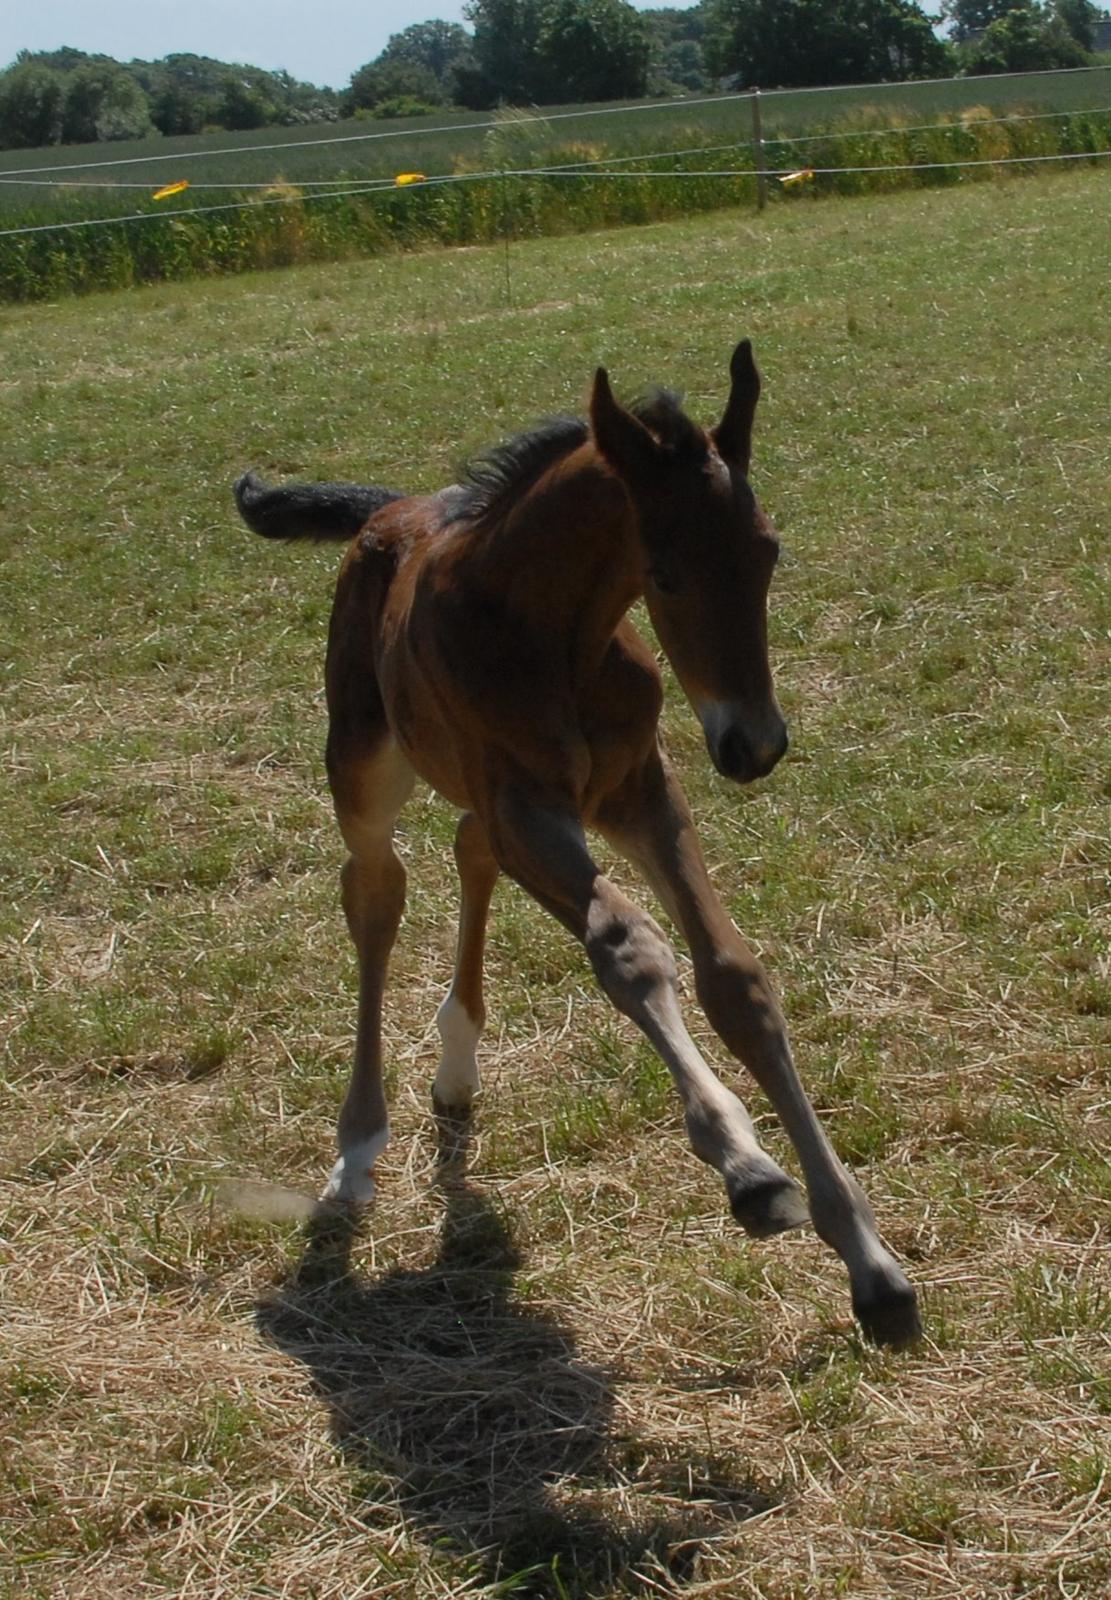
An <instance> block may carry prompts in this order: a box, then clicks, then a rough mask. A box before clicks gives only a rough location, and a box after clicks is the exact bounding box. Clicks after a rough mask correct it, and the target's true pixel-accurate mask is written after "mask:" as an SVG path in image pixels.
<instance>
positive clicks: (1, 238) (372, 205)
mask: <svg viewBox="0 0 1111 1600" xmlns="http://www.w3.org/2000/svg"><path fill="white" fill-rule="evenodd" d="M1050 113H1052V115H1051V114H1050ZM1000 119H1004V120H1002V121H1000ZM763 122H764V129H765V134H766V142H765V144H764V147H763V161H764V164H765V166H766V167H767V168H770V169H772V170H776V171H783V172H789V171H791V170H793V169H795V168H798V167H799V166H802V165H809V166H811V167H816V168H818V169H823V168H832V169H841V168H846V167H847V168H853V169H865V170H863V171H854V173H852V174H845V175H841V176H832V175H830V176H820V177H818V178H817V179H816V181H815V182H814V183H813V185H812V189H811V192H820V193H830V192H838V193H860V192H864V191H874V190H879V189H884V190H888V189H893V188H895V189H897V188H904V187H913V186H916V185H921V184H927V185H935V184H944V183H955V182H962V181H978V180H981V179H984V178H987V177H990V176H992V175H993V170H992V168H991V167H990V166H978V167H963V168H961V167H955V168H950V169H948V170H939V169H938V164H939V163H953V162H957V163H968V162H978V163H984V162H990V161H995V160H1000V159H1014V158H1016V157H1019V158H1025V157H1046V156H1054V157H1056V156H1059V155H1062V154H1070V155H1076V154H1079V153H1081V152H1086V151H1104V150H1107V149H1108V148H1109V147H1111V69H1098V70H1091V71H1081V72H1063V73H1035V74H1029V75H1025V76H1022V77H1005V78H1001V79H992V78H974V79H953V80H947V81H944V82H939V83H924V84H916V83H915V84H879V85H872V86H869V87H866V88H862V89H851V88H846V89H836V90H823V91H816V92H803V91H794V92H786V93H784V92H780V91H774V92H772V93H769V94H767V95H766V96H765V97H764V109H763ZM752 132H753V130H752V108H751V104H750V102H749V101H747V100H744V99H737V98H736V97H726V98H721V99H717V100H712V101H709V102H699V101H697V100H696V101H694V102H692V103H689V104H688V103H684V102H678V103H673V104H670V105H661V106H657V107H653V106H650V105H637V104H633V105H626V106H616V107H615V106H609V107H575V108H567V107H554V108H548V109H546V110H545V112H544V114H543V116H536V115H533V114H530V113H521V112H508V113H497V114H495V116H494V119H493V122H491V118H490V116H489V115H488V114H486V115H482V116H479V115H477V114H469V113H462V112H455V111H445V112H444V113H443V114H442V115H437V116H434V117H425V118H422V119H415V120H413V121H412V122H408V123H398V124H392V123H391V124H388V125H384V124H379V123H369V124H368V123H367V122H358V121H352V122H349V123H343V124H339V125H337V124H324V125H321V126H320V127H318V128H315V129H306V128H295V129H264V130H261V131H255V132H252V133H242V134H227V133H216V134H207V135H202V136H198V137H196V138H189V139H161V140H147V141H145V142H143V143H134V144H126V143H121V144H113V145H111V147H109V146H108V145H104V144H101V145H95V146H82V147H73V146H57V147H53V148H51V149H49V150H35V151H19V152H8V153H7V154H0V301H3V300H28V299H47V298H51V297H53V296H56V295H59V294H65V293H72V292H75V291H76V292H83V291H87V290H90V289H105V288H109V289H111V288H123V287H130V286H132V285H134V284H137V283H148V282H155V281H164V280H177V279H181V278H186V277H196V276H206V275H212V274H214V273H227V272H238V271H243V270H249V269H252V268H257V267H267V266H275V265H276V266H287V265H292V264H302V263H306V262H312V261H323V260H338V259H342V258H344V257H347V256H353V255H371V254H381V253H383V252H388V251H390V250H393V249H397V248H399V247H400V248H413V247H414V246H416V247H418V248H420V247H423V246H426V245H427V244H430V243H433V242H439V243H442V244H449V245H460V244H476V243H484V242H489V241H491V240H493V239H498V238H500V237H501V236H502V234H504V233H506V232H510V233H512V234H514V235H515V236H517V237H536V236H539V235H542V234H555V233H565V232H572V231H580V230H584V229H588V228H592V227H613V226H617V225H620V224H621V223H635V224H641V223H644V222H648V221H661V220H668V219H671V218H673V217H676V216H681V215H693V214H697V213H699V212H703V211H707V210H715V209H721V208H723V207H729V206H733V205H737V204H743V205H745V206H754V204H755V200H756V185H755V180H754V178H753V177H752V169H753V166H754V165H755V164H756V163H755V155H754V147H753V143H752ZM800 137H801V138H802V139H803V141H804V142H802V143H799V142H797V141H798V140H799V138H800ZM87 162H94V163H98V165H96V166H94V167H92V168H91V169H89V170H82V168H81V163H87ZM576 162H577V163H586V165H587V166H588V167H589V166H590V165H591V164H594V165H595V166H597V165H599V164H610V163H612V162H617V163H618V172H619V179H618V180H616V181H614V180H605V181H602V180H598V179H597V178H596V175H594V178H593V181H592V178H591V176H590V175H587V176H583V175H582V174H581V173H579V174H575V175H569V176H564V177H562V178H560V179H551V178H548V179H539V178H531V177H522V176H517V177H514V178H511V179H510V180H509V181H508V182H504V183H503V182H499V181H497V180H496V179H495V180H493V181H475V177H474V175H475V174H477V173H481V172H500V171H504V170H507V169H508V170H509V171H511V172H514V171H516V172H518V173H520V172H522V171H531V170H532V169H535V168H537V167H545V166H552V165H557V166H558V165H567V164H572V163H576ZM876 168H879V169H881V170H880V171H876V170H874V169H876ZM907 168H918V169H920V170H917V171H909V170H905V169H907ZM889 169H892V170H889ZM653 170H662V171H663V172H665V174H666V173H672V172H674V171H683V172H688V173H692V174H698V173H702V172H705V171H709V172H712V173H715V174H718V175H717V176H714V177H706V176H689V177H684V178H683V179H682V180H681V181H677V180H676V179H675V178H674V177H672V176H663V177H645V176H644V172H646V171H653ZM632 171H636V172H637V174H638V175H637V176H636V177H635V178H631V177H630V172H632ZM21 172H26V173H28V175H29V176H28V179H27V180H26V181H20V180H19V178H18V176H17V175H18V174H19V173H21ZM399 172H420V173H424V174H425V175H427V176H429V177H433V178H435V177H440V178H451V179H452V181H451V182H449V183H446V184H440V185H425V186H422V187H410V188H407V189H402V190H396V189H394V188H393V187H392V186H391V187H389V188H387V189H386V191H385V192H378V193H376V194H366V193H363V194H359V193H357V192H356V193H346V192H345V191H346V190H347V189H348V188H349V186H350V185H351V184H356V185H357V184H359V183H362V182H366V181H367V180H373V181H377V182H379V183H380V182H381V181H382V180H383V179H385V180H390V179H392V178H393V177H394V176H395V175H396V174H397V173H399ZM721 174H725V176H722V175H721ZM734 174H735V176H734ZM459 177H463V178H464V179H465V181H464V182H462V183H459V182H456V181H454V180H455V179H458V178H459ZM171 179H186V180H188V182H189V184H190V186H191V187H190V188H189V190H188V191H187V192H186V193H184V194H182V195H179V196H177V197H175V198H174V199H172V200H171V201H169V202H156V201H154V200H153V198H152V192H153V190H154V189H155V188H159V187H161V186H163V185H165V184H166V183H167V182H168V181H169V180H171ZM314 182H315V183H316V184H318V185H319V184H325V185H327V184H328V183H332V184H333V186H334V187H335V188H336V189H337V194H336V197H334V198H327V199H321V198H320V192H321V191H319V190H315V191H314V190H313V189H312V187H311V186H312V184H313V183H314ZM113 184H122V185H123V187H115V188H114V187H112V185H113ZM127 185H131V187H127ZM252 185H254V188H252V187H251V186H252ZM771 189H772V191H773V197H774V198H780V197H781V191H780V190H779V187H778V185H777V184H775V183H774V182H773V183H772V184H771ZM306 197H307V199H306ZM214 207H217V208H221V209H216V210H213V209H211V208H214ZM135 216H138V217H139V218H140V219H142V218H144V217H147V216H149V217H151V218H156V219H157V220H151V221H145V220H139V221H123V220H121V221H119V222H118V223H116V222H110V224H109V225H103V224H105V223H106V222H108V220H109V219H113V218H120V219H123V218H128V217H135ZM91 219H100V220H99V223H98V225H96V226H92V227H86V226H74V225H75V224H84V223H86V222H88V221H90V220H91ZM61 224H65V225H66V226H65V227H60V226H59V225H61ZM44 229H45V230H46V231H42V230H44ZM4 230H30V231H23V232H11V231H4Z"/></svg>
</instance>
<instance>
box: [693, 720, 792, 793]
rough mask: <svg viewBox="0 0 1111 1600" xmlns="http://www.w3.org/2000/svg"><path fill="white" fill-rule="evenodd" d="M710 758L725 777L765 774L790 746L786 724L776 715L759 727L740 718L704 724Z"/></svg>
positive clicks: (740, 779) (743, 778)
mask: <svg viewBox="0 0 1111 1600" xmlns="http://www.w3.org/2000/svg"><path fill="white" fill-rule="evenodd" d="M704 726H705V731H706V747H707V749H708V750H709V752H710V760H711V761H712V762H713V763H714V766H715V767H716V768H717V770H718V771H719V772H720V773H721V775H722V777H723V778H731V779H732V781H733V782H734V783H752V781H753V780H754V779H755V778H766V777H767V775H768V773H769V772H770V771H771V770H772V768H773V767H774V766H776V765H777V764H778V763H779V761H780V760H781V759H782V758H783V756H784V754H785V753H786V750H787V725H786V723H785V722H784V721H783V719H782V717H776V718H775V720H774V722H769V723H768V724H766V725H763V726H761V727H759V728H755V727H753V726H752V725H750V724H746V723H744V722H742V721H739V720H730V721H728V722H719V724H718V725H717V726H714V725H713V723H712V722H711V721H709V720H707V722H706V723H705V724H704Z"/></svg>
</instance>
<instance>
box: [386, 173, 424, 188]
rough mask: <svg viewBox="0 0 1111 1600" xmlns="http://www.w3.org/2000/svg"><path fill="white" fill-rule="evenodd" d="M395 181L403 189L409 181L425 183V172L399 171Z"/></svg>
mask: <svg viewBox="0 0 1111 1600" xmlns="http://www.w3.org/2000/svg"><path fill="white" fill-rule="evenodd" d="M393 181H394V182H395V183H396V184H397V186H398V188H399V189H403V188H404V187H405V185H406V184H407V183H423V182H424V173H423V172H399V173H398V175H397V177H396V178H395V179H394V180H393Z"/></svg>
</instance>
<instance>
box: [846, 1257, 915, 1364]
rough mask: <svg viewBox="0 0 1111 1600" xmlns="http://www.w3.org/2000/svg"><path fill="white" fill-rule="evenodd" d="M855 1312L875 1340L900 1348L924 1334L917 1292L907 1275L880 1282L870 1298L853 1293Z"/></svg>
mask: <svg viewBox="0 0 1111 1600" xmlns="http://www.w3.org/2000/svg"><path fill="white" fill-rule="evenodd" d="M900 1276H902V1275H901V1274H900ZM853 1313H854V1315H855V1317H856V1320H857V1321H858V1322H859V1323H860V1326H861V1328H862V1329H863V1331H864V1337H865V1338H866V1339H868V1340H870V1341H871V1343H872V1344H883V1345H888V1346H889V1347H890V1348H892V1349H895V1350H899V1349H905V1348H906V1346H907V1345H912V1344H916V1343H917V1342H918V1340H919V1339H921V1337H922V1318H921V1316H920V1315H919V1313H918V1296H917V1294H916V1293H915V1291H914V1287H913V1285H912V1284H910V1283H909V1282H908V1281H907V1279H906V1278H903V1281H902V1283H897V1284H888V1283H885V1284H883V1285H877V1287H876V1291H875V1292H874V1293H873V1294H872V1295H870V1296H869V1297H868V1298H867V1299H864V1298H859V1299H858V1298H857V1296H856V1295H853Z"/></svg>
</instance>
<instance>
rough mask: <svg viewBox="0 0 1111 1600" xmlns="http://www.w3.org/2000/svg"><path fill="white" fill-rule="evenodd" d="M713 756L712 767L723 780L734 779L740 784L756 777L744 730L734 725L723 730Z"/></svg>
mask: <svg viewBox="0 0 1111 1600" xmlns="http://www.w3.org/2000/svg"><path fill="white" fill-rule="evenodd" d="M713 756H714V765H715V766H716V767H717V769H718V771H719V772H720V773H721V775H722V777H723V778H736V779H737V780H738V782H740V783H747V782H748V780H749V779H750V778H755V777H757V776H758V773H757V767H756V762H755V760H754V759H753V755H752V747H751V746H750V744H749V742H748V740H747V738H746V737H745V734H744V730H743V729H742V728H740V727H738V725H737V724H736V723H733V724H732V726H731V727H728V728H726V729H725V731H724V733H723V734H722V735H721V738H720V739H719V740H718V742H717V749H716V750H715V751H714V752H713Z"/></svg>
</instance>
